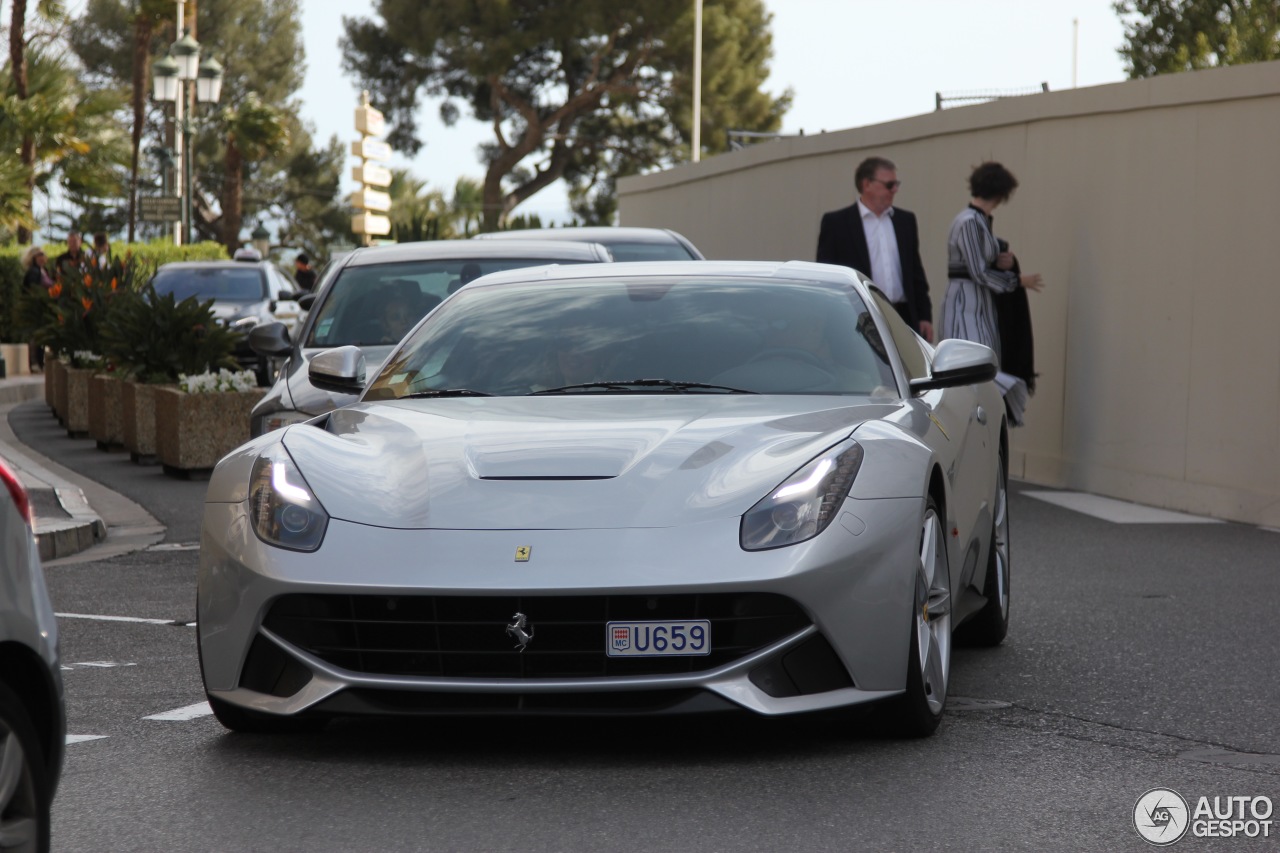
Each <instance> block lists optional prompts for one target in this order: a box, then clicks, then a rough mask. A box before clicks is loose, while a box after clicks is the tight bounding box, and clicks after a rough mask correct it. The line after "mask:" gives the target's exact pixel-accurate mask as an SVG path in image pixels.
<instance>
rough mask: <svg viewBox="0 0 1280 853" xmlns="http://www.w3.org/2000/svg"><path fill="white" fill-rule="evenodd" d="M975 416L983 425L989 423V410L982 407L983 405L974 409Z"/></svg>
mask: <svg viewBox="0 0 1280 853" xmlns="http://www.w3.org/2000/svg"><path fill="white" fill-rule="evenodd" d="M973 417H974V419H975V420H976V421H977V422H978V423H980V424H982V425H983V426H986V425H987V410H986V409H984V408H982V407H981V406H979V407H978V408H976V409H974V410H973Z"/></svg>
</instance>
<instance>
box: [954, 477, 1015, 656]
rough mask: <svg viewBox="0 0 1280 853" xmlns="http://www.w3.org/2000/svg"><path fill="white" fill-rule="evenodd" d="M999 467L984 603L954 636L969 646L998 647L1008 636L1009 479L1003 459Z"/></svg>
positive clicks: (984, 586)
mask: <svg viewBox="0 0 1280 853" xmlns="http://www.w3.org/2000/svg"><path fill="white" fill-rule="evenodd" d="M999 465H1000V467H999V469H998V470H997V471H996V474H997V480H996V500H995V512H994V513H993V517H992V520H991V547H990V549H989V556H988V557H987V577H986V580H985V581H984V582H983V584H982V591H983V593H984V594H985V595H986V596H987V603H986V604H984V605H983V606H982V609H981V610H979V611H978V612H977V613H975V614H974V615H973V617H972V618H971V619H969V620H968V621H967V622H965V624H964V627H963V628H961V629H959V630H958V631H957V632H956V637H957V639H962V640H963V641H964V643H965V644H966V645H970V646H998V645H1000V644H1001V643H1002V642H1004V638H1005V635H1006V634H1008V633H1009V576H1010V561H1009V478H1008V475H1007V474H1006V473H1005V468H1004V459H1003V458H1001V459H1000V463H999Z"/></svg>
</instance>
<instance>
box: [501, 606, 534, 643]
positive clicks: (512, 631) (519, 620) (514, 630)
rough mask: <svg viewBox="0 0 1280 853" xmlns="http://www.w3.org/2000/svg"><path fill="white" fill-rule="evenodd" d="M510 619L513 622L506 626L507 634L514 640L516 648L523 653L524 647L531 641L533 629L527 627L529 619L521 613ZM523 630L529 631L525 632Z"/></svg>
mask: <svg viewBox="0 0 1280 853" xmlns="http://www.w3.org/2000/svg"><path fill="white" fill-rule="evenodd" d="M511 619H512V620H513V621H512V622H511V624H510V625H508V626H507V634H508V635H510V636H512V637H514V638H515V640H516V648H517V649H519V650H520V651H522V652H523V651H524V647H525V646H527V645H529V641H530V640H532V639H533V628H532V627H530V626H529V617H528V616H525V615H524V614H523V613H517V614H516V615H515V616H512V617H511ZM525 628H528V629H529V630H527V631H526V630H525Z"/></svg>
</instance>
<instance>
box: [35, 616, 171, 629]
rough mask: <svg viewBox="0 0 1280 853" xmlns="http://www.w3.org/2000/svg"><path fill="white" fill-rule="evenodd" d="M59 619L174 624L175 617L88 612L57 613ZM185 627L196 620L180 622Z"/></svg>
mask: <svg viewBox="0 0 1280 853" xmlns="http://www.w3.org/2000/svg"><path fill="white" fill-rule="evenodd" d="M53 615H54V616H57V617H58V618H59V619H95V620H97V621H99V622H139V623H141V624H143V625H173V624H175V620H173V619H143V618H142V617H140V616H95V615H91V614H88V613H55V614H53ZM178 624H181V625H182V626H183V627H188V628H190V627H194V626H195V624H196V623H194V622H183V623H178Z"/></svg>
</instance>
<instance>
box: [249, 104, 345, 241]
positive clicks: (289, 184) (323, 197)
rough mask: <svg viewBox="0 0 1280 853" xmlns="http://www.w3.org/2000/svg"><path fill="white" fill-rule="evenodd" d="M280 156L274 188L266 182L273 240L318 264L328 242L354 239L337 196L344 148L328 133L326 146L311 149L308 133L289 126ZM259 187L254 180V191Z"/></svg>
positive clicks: (341, 202) (343, 161)
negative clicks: (276, 236) (276, 232)
mask: <svg viewBox="0 0 1280 853" xmlns="http://www.w3.org/2000/svg"><path fill="white" fill-rule="evenodd" d="M283 156H284V160H283V163H284V167H283V169H282V170H281V171H280V172H279V174H278V176H277V177H278V180H279V184H278V186H275V185H268V186H266V193H267V195H268V196H269V198H270V199H272V201H271V205H270V209H271V213H272V215H273V216H274V217H275V218H276V220H277V221H278V222H279V223H280V225H279V241H280V242H281V243H282V244H284V245H286V246H293V247H295V248H298V249H301V250H302V251H304V252H306V253H307V254H308V255H309V256H311V258H312V259H314V260H316V261H319V262H320V263H321V264H323V263H324V262H325V261H327V260H328V257H329V249H328V247H329V245H330V244H332V243H337V242H346V243H350V242H352V241H353V240H354V235H353V234H352V233H351V214H352V209H351V207H350V206H349V205H347V204H346V203H345V202H344V201H343V200H342V199H341V198H340V197H339V185H340V180H341V178H342V173H343V170H344V168H345V166H346V164H347V156H348V155H347V149H346V146H345V145H343V144H342V143H341V142H340V141H339V140H338V137H336V136H333V137H330V139H329V144H328V145H327V146H325V147H323V148H313V147H312V145H311V136H310V134H309V133H308V132H307V131H306V130H305V129H302V128H295V129H292V130H290V133H289V149H288V151H287V152H286V153H285V154H284V155H283ZM260 187H262V184H255V185H254V188H255V191H256V190H258V189H259V188H260Z"/></svg>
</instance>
